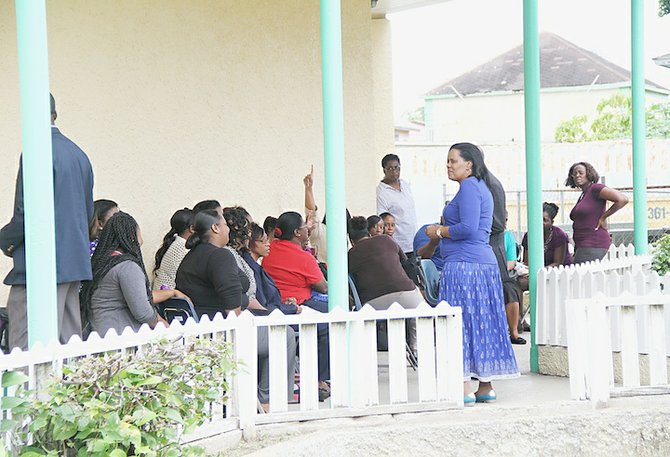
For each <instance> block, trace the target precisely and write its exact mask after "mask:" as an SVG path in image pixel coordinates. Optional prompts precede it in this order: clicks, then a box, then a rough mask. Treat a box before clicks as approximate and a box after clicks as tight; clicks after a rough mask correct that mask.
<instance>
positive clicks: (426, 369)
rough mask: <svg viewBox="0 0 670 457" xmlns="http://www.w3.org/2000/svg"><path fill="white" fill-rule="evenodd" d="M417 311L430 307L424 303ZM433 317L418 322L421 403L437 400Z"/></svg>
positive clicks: (427, 309)
mask: <svg viewBox="0 0 670 457" xmlns="http://www.w3.org/2000/svg"><path fill="white" fill-rule="evenodd" d="M417 310H423V311H430V305H428V303H426V302H423V303H421V304H420V305H419V307H418V308H417ZM433 322H434V319H433V318H432V317H419V318H418V319H417V320H416V340H417V341H416V346H417V353H418V357H419V401H420V402H429V401H436V400H437V377H436V376H437V373H436V371H435V338H434V333H433Z"/></svg>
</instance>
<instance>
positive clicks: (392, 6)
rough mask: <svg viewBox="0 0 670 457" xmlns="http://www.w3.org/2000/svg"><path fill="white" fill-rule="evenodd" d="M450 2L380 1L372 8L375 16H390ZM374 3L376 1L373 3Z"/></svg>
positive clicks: (425, 0)
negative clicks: (390, 14)
mask: <svg viewBox="0 0 670 457" xmlns="http://www.w3.org/2000/svg"><path fill="white" fill-rule="evenodd" d="M447 1H449V0H378V1H377V5H376V6H375V7H374V8H372V13H373V14H388V13H396V12H398V11H404V10H409V9H412V8H419V7H422V6H428V5H436V4H438V3H444V2H447ZM372 3H374V0H373V1H372Z"/></svg>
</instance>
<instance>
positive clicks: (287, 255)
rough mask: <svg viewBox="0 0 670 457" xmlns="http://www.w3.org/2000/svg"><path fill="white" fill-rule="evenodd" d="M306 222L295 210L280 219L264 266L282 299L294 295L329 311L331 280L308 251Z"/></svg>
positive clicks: (298, 302)
mask: <svg viewBox="0 0 670 457" xmlns="http://www.w3.org/2000/svg"><path fill="white" fill-rule="evenodd" d="M308 242H309V233H308V230H307V224H305V221H304V220H303V218H302V216H301V215H300V214H299V213H296V212H295V211H289V212H286V213H283V214H282V215H281V216H279V219H277V226H276V227H275V239H274V241H272V244H271V245H270V254H269V255H268V256H267V257H265V259H263V269H265V271H266V272H267V274H269V275H270V277H271V278H272V279H273V280H274V282H275V284H276V285H277V288H278V289H279V292H280V293H281V299H282V301H283V302H286V301H287V300H288V299H289V298H295V300H296V303H297V304H298V305H304V306H309V307H310V308H313V309H316V310H317V311H321V312H324V313H327V312H328V295H327V294H328V283H327V282H326V278H324V276H323V273H322V272H321V269H320V268H319V264H318V263H317V261H316V259H315V258H314V256H313V255H312V254H310V253H309V251H306V250H305V249H306V248H307V243H308Z"/></svg>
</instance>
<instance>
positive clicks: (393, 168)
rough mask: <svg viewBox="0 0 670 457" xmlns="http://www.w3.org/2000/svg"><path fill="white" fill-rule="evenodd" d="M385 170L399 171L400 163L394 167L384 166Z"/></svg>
mask: <svg viewBox="0 0 670 457" xmlns="http://www.w3.org/2000/svg"><path fill="white" fill-rule="evenodd" d="M384 170H386V171H400V165H396V166H394V167H386V168H384Z"/></svg>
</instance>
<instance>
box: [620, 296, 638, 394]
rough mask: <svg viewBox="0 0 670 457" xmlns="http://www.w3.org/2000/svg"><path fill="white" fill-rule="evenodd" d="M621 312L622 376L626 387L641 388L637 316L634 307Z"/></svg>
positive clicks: (622, 308)
mask: <svg viewBox="0 0 670 457" xmlns="http://www.w3.org/2000/svg"><path fill="white" fill-rule="evenodd" d="M620 310H621V374H622V378H623V379H622V381H623V386H624V387H639V386H640V356H639V351H638V346H637V316H636V312H635V307H634V306H622V307H621V308H620Z"/></svg>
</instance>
